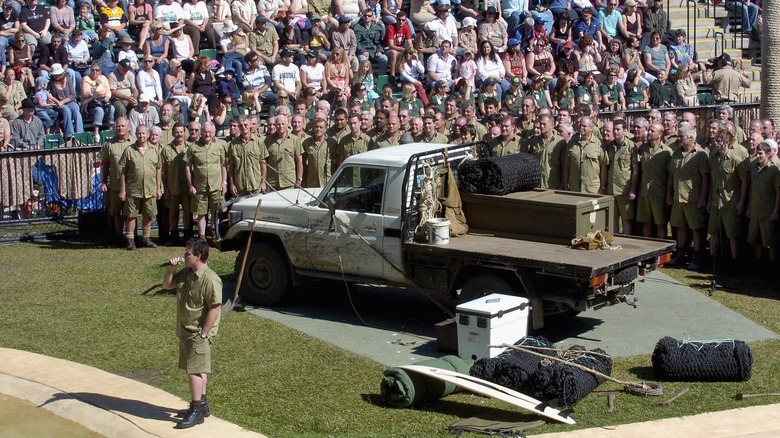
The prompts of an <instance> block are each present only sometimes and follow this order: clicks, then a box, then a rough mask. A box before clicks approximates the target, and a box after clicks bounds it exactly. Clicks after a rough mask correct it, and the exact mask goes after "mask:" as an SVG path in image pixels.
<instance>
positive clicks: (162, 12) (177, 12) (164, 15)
mask: <svg viewBox="0 0 780 438" xmlns="http://www.w3.org/2000/svg"><path fill="white" fill-rule="evenodd" d="M180 18H184V9H182V7H181V5H180V4H178V3H176V2H172V3H171V4H169V5H166V4H165V3H163V2H160V3H158V4H157V6H156V7H155V8H154V19H155V20H162V23H163V29H170V26H169V25H168V23H172V22H174V21H179V19H180Z"/></svg>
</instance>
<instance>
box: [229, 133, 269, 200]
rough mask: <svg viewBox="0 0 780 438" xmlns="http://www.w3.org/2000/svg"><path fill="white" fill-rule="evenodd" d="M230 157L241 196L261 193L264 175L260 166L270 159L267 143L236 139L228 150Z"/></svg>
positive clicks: (253, 138)
mask: <svg viewBox="0 0 780 438" xmlns="http://www.w3.org/2000/svg"><path fill="white" fill-rule="evenodd" d="M228 151H229V152H228V157H229V160H230V162H231V163H232V165H233V184H235V185H236V190H237V191H238V195H239V196H243V195H248V194H250V193H257V192H258V191H260V183H261V182H262V175H261V170H260V165H261V163H262V162H263V161H265V160H267V159H268V148H266V147H265V141H263V140H260V139H259V138H256V137H250V138H249V140H248V141H244V139H243V138H241V137H238V138H234V139H233V141H231V142H230V146H229V148H228Z"/></svg>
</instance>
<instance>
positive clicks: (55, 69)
mask: <svg viewBox="0 0 780 438" xmlns="http://www.w3.org/2000/svg"><path fill="white" fill-rule="evenodd" d="M50 74H51V75H52V76H59V75H64V74H65V69H63V68H62V64H60V63H54V64H52V65H51V73H50Z"/></svg>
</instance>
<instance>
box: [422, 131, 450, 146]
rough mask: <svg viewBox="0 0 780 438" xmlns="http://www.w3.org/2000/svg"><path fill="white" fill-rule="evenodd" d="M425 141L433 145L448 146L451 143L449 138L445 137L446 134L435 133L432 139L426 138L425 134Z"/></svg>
mask: <svg viewBox="0 0 780 438" xmlns="http://www.w3.org/2000/svg"><path fill="white" fill-rule="evenodd" d="M423 141H424V142H425V143H431V144H448V143H449V139H448V138H447V136H446V135H444V134H441V133H438V132H434V133H433V136H432V137H431V138H428V137H426V136H425V134H423Z"/></svg>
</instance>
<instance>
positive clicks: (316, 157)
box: [302, 137, 338, 187]
mask: <svg viewBox="0 0 780 438" xmlns="http://www.w3.org/2000/svg"><path fill="white" fill-rule="evenodd" d="M302 146H303V152H304V155H303V170H304V172H303V181H304V183H305V184H306V187H325V184H326V183H327V182H328V179H330V175H331V166H332V163H331V157H332V156H333V152H334V151H335V150H336V148H337V147H338V145H337V144H336V142H335V141H333V140H332V139H330V138H327V137H325V138H324V139H323V140H322V141H321V142H320V143H319V144H317V142H316V141H315V140H314V137H309V138H307V139H306V140H304V141H303V144H302Z"/></svg>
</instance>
